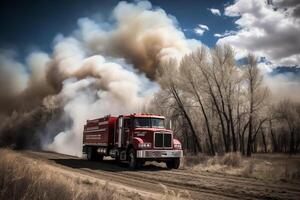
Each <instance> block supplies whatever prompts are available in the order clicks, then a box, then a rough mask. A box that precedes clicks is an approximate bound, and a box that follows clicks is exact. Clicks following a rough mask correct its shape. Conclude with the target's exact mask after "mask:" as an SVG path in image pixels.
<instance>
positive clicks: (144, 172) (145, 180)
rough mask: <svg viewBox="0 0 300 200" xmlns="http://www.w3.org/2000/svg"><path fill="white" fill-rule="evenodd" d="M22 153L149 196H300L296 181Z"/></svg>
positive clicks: (279, 197) (34, 152) (48, 153)
mask: <svg viewBox="0 0 300 200" xmlns="http://www.w3.org/2000/svg"><path fill="white" fill-rule="evenodd" d="M22 154H23V155H25V156H27V157H30V158H33V159H38V160H41V161H43V162H45V163H47V164H49V165H52V166H54V167H59V168H60V169H64V170H68V171H70V172H73V173H75V174H76V173H77V174H78V176H79V175H85V176H87V177H91V179H95V178H96V179H99V180H103V181H109V183H111V184H113V185H115V186H119V187H120V188H126V189H129V190H130V189H131V190H132V191H135V192H137V191H138V192H139V193H140V194H141V195H143V196H149V197H153V198H155V196H159V195H160V194H163V193H165V192H166V190H168V191H172V192H174V193H175V195H178V194H180V196H181V197H182V198H183V199H300V183H298V182H293V183H288V182H280V181H276V182H275V181H270V180H264V181H263V180H258V179H255V178H244V177H238V176H233V175H226V174H220V173H212V172H205V171H201V172H197V171H192V170H188V169H179V170H167V169H166V168H164V167H160V166H154V165H151V164H150V165H149V164H148V165H146V166H145V167H143V168H142V169H140V170H139V171H129V170H128V169H127V165H126V164H125V163H116V162H115V161H113V160H104V161H102V162H89V161H86V160H82V159H79V158H77V157H72V156H68V155H62V154H57V153H52V152H36V151H25V152H22Z"/></svg>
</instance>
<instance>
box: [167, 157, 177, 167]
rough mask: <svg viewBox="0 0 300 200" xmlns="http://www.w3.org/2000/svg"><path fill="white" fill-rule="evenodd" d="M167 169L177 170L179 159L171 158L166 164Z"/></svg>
mask: <svg viewBox="0 0 300 200" xmlns="http://www.w3.org/2000/svg"><path fill="white" fill-rule="evenodd" d="M166 165H167V168H168V169H178V168H179V165H180V158H173V159H172V160H169V161H167V162H166Z"/></svg>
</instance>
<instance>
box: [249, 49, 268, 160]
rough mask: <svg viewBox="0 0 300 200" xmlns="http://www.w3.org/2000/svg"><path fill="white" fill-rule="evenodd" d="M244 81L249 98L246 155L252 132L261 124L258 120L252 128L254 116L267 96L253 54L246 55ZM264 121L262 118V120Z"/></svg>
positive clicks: (250, 145)
mask: <svg viewBox="0 0 300 200" xmlns="http://www.w3.org/2000/svg"><path fill="white" fill-rule="evenodd" d="M244 70H245V74H244V75H245V82H246V86H247V90H248V100H249V112H248V114H249V127H248V141H247V156H251V153H252V143H253V133H254V132H255V133H256V132H257V131H258V130H259V128H260V126H261V124H262V123H261V122H259V125H258V127H259V128H258V129H256V130H254V117H255V115H256V114H257V111H258V110H259V109H261V107H262V105H263V103H264V101H265V100H266V97H267V96H268V90H267V88H266V87H264V86H263V84H262V80H263V76H262V75H261V74H260V71H259V69H258V67H257V59H256V57H255V56H254V55H251V54H250V55H249V56H248V64H247V65H246V67H245V69H244ZM263 122H264V120H263Z"/></svg>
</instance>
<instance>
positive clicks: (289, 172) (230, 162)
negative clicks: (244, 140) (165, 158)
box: [184, 153, 300, 182]
mask: <svg viewBox="0 0 300 200" xmlns="http://www.w3.org/2000/svg"><path fill="white" fill-rule="evenodd" d="M272 156H273V155H265V156H264V157H261V156H257V157H256V156H255V155H254V157H252V158H247V157H242V156H241V154H240V153H228V154H225V155H223V156H214V157H206V156H203V155H200V156H188V157H187V158H185V162H184V163H185V164H186V163H189V165H187V164H186V165H185V166H186V168H191V169H192V170H194V171H206V172H214V173H223V174H230V175H236V176H243V177H252V178H257V179H261V180H271V181H284V182H294V181H296V182H298V181H300V159H299V158H293V159H290V158H289V157H287V156H286V155H284V156H280V157H279V156H277V157H276V156H273V157H272ZM270 157H271V158H270ZM267 158H269V159H267ZM191 163H193V164H191Z"/></svg>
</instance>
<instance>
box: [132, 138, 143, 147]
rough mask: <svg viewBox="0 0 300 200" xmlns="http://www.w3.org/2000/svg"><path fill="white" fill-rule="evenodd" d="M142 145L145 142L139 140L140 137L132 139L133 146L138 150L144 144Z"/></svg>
mask: <svg viewBox="0 0 300 200" xmlns="http://www.w3.org/2000/svg"><path fill="white" fill-rule="evenodd" d="M142 143H144V140H143V139H142V138H139V137H133V138H132V145H133V147H134V148H135V149H137V148H138V145H139V144H142Z"/></svg>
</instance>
